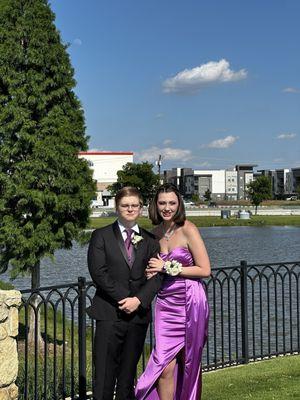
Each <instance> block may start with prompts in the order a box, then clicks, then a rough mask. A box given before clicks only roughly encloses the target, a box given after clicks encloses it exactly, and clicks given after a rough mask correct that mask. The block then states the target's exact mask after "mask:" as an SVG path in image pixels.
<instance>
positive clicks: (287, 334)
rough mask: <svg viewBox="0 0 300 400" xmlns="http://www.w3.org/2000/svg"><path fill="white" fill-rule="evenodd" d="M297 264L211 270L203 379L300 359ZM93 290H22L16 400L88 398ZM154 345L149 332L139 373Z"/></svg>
mask: <svg viewBox="0 0 300 400" xmlns="http://www.w3.org/2000/svg"><path fill="white" fill-rule="evenodd" d="M299 281H300V262H288V263H276V264H259V265H258V264H255V265H247V263H246V261H241V263H240V265H239V266H235V267H225V268H217V269H213V273H212V276H211V277H210V278H209V279H207V280H206V281H205V284H206V288H207V295H208V299H209V303H210V310H211V311H210V323H209V335H208V341H207V345H206V348H205V351H204V353H203V359H202V368H203V370H204V371H207V370H212V369H216V368H223V367H226V366H230V365H237V364H242V363H248V362H249V361H254V360H258V359H263V358H266V357H268V358H269V357H272V356H278V355H281V354H292V353H299V351H300V299H299V296H300V287H299V284H300V282H299ZM94 291H95V288H94V286H93V284H92V283H90V282H86V280H85V279H84V278H78V282H76V283H74V284H70V285H60V286H55V287H53V286H51V287H43V288H39V289H38V290H36V291H34V292H32V291H31V290H23V291H22V294H23V304H22V307H21V309H20V332H19V336H18V350H19V361H20V367H19V377H18V386H19V391H20V396H19V399H24V400H25V399H26V400H27V399H30V400H31V399H35V400H36V399H39V400H40V399H45V400H46V399H47V400H48V399H67V398H70V399H75V398H79V399H81V400H83V399H85V398H89V397H91V390H92V377H93V368H92V353H93V349H92V342H93V335H94V327H95V324H94V321H92V320H91V319H90V318H89V317H88V316H87V314H86V312H85V310H86V307H87V306H89V304H90V302H91V299H92V297H93V294H94ZM153 343H154V338H153V330H152V326H150V327H149V332H148V336H147V340H146V343H145V347H144V353H143V356H142V359H141V361H140V364H139V367H138V370H139V372H141V371H142V370H143V368H144V367H145V364H146V361H147V358H148V356H149V353H150V351H151V349H152V345H153Z"/></svg>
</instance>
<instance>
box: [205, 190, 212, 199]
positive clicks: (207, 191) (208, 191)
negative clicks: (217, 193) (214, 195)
mask: <svg viewBox="0 0 300 400" xmlns="http://www.w3.org/2000/svg"><path fill="white" fill-rule="evenodd" d="M204 199H205V200H206V201H211V191H210V190H209V189H207V190H206V192H205V193H204Z"/></svg>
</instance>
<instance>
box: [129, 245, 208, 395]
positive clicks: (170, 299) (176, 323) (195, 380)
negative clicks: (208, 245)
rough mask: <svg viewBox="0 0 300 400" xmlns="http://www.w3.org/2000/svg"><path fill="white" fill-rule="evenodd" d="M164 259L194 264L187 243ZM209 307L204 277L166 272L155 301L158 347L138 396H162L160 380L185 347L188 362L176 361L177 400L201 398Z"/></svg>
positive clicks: (142, 379) (142, 380) (185, 358)
mask: <svg viewBox="0 0 300 400" xmlns="http://www.w3.org/2000/svg"><path fill="white" fill-rule="evenodd" d="M161 257H162V258H163V259H164V260H173V259H174V260H177V261H179V262H181V263H182V265H183V267H184V266H190V265H194V260H193V257H192V255H191V253H190V252H189V250H188V249H187V248H185V247H176V248H174V249H173V250H172V251H170V253H168V254H164V253H161ZM208 317H209V307H208V303H207V298H206V293H205V289H204V285H203V283H202V281H201V279H187V278H182V277H171V276H168V275H166V277H165V280H164V282H163V285H162V288H161V289H160V291H159V293H158V295H157V300H156V305H155V338H156V343H155V347H154V349H153V351H152V353H151V356H150V358H149V361H148V364H147V367H146V370H145V372H144V373H143V374H142V375H141V377H140V378H139V380H138V383H137V386H136V393H135V395H136V399H137V400H159V396H158V393H157V380H158V378H159V377H160V375H161V373H162V371H163V370H164V368H165V367H166V366H167V365H168V364H169V363H170V362H171V361H172V360H174V359H175V358H176V356H177V355H178V353H179V352H180V351H181V350H182V349H184V363H183V367H181V363H179V364H178V365H177V364H176V370H175V376H174V379H175V388H176V390H175V395H174V400H199V399H200V398H201V357H202V350H203V347H204V345H205V342H206V338H207V328H208Z"/></svg>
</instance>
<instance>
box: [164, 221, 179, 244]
mask: <svg viewBox="0 0 300 400" xmlns="http://www.w3.org/2000/svg"><path fill="white" fill-rule="evenodd" d="M176 229H177V225H176V224H174V225H173V226H172V228H171V229H170V230H169V232H168V231H167V230H165V227H164V225H162V230H163V237H164V238H165V239H166V241H167V242H168V241H169V240H170V239H171V237H172V236H173V235H174V233H175V231H176Z"/></svg>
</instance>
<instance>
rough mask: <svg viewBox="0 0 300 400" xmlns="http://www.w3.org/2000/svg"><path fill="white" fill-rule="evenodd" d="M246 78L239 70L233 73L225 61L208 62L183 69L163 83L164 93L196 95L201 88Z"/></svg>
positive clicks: (242, 71) (244, 73)
mask: <svg viewBox="0 0 300 400" xmlns="http://www.w3.org/2000/svg"><path fill="white" fill-rule="evenodd" d="M246 77H247V71H246V70H245V69H241V70H239V71H236V72H234V71H233V70H231V69H230V65H229V62H228V61H227V60H225V59H222V60H220V61H210V62H208V63H206V64H202V65H199V66H198V67H195V68H192V69H185V70H183V71H181V72H179V73H178V74H177V75H175V76H173V77H171V78H168V79H166V80H165V81H164V82H163V91H164V92H165V93H196V92H198V91H199V90H200V89H201V88H202V87H203V86H207V85H211V84H215V83H225V82H234V81H239V80H241V79H245V78H246Z"/></svg>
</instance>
